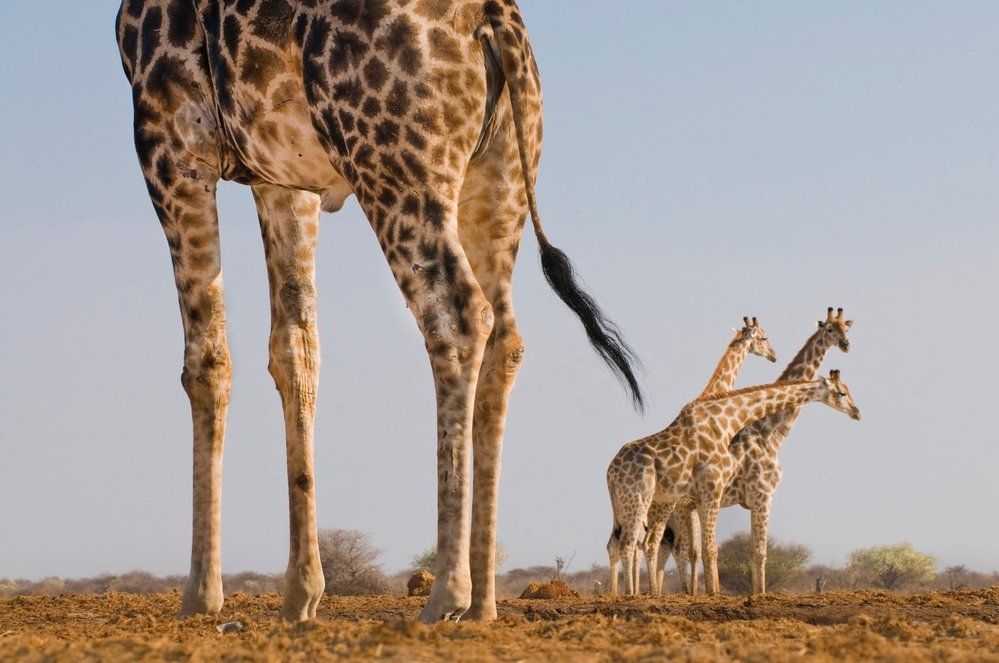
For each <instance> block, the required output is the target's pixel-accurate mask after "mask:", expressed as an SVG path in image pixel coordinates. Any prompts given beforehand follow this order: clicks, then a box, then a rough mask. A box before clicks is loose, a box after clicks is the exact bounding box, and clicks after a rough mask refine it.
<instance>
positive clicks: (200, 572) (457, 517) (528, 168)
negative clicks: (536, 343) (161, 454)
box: [117, 0, 641, 621]
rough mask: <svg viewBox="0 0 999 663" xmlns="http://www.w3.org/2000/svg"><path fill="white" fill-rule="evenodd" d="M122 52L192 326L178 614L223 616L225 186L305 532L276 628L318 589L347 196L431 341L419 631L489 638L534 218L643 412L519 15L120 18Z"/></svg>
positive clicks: (549, 265) (411, 9)
mask: <svg viewBox="0 0 999 663" xmlns="http://www.w3.org/2000/svg"><path fill="white" fill-rule="evenodd" d="M117 37H118V45H119V50H120V52H121V58H122V64H123V66H124V69H125V74H126V75H127V77H128V80H129V82H130V83H131V86H132V99H133V102H134V110H135V121H134V131H135V146H136V151H137V153H138V157H139V161H140V164H141V166H142V172H143V175H144V176H145V179H146V183H147V187H148V189H149V194H150V197H151V198H152V202H153V206H154V207H155V209H156V213H157V215H158V216H159V219H160V222H161V224H162V226H163V229H164V231H165V233H166V237H167V243H168V245H169V247H170V256H171V258H172V261H173V267H174V275H175V280H176V283H177V292H178V295H179V299H180V309H181V317H182V319H183V323H184V338H185V343H184V369H183V373H182V383H183V385H184V389H185V390H186V391H187V394H188V396H189V398H190V401H191V410H192V415H193V419H194V522H193V542H192V552H191V571H190V575H189V577H188V582H187V586H186V588H185V590H184V598H183V603H182V607H181V614H182V615H190V614H195V613H216V612H218V611H219V610H220V609H221V607H222V601H223V595H222V580H221V572H222V571H221V559H220V558H221V554H220V540H219V539H220V534H219V523H220V514H219V502H220V490H221V483H220V482H221V471H222V442H223V437H224V432H225V423H226V412H227V407H228V402H229V385H230V362H229V348H228V344H227V341H226V320H225V305H224V301H223V294H222V266H221V257H220V247H219V230H218V217H217V213H216V203H215V189H216V184H217V183H218V181H219V180H220V179H227V180H235V181H237V182H240V183H243V184H248V185H250V186H251V187H252V188H253V197H254V200H255V202H256V205H257V211H258V215H259V220H260V226H261V230H262V235H263V240H264V249H265V254H266V259H267V273H268V277H269V281H270V297H271V337H270V364H269V370H270V372H271V374H272V375H273V377H274V380H275V383H276V385H277V389H278V392H279V393H280V395H281V401H282V404H283V407H284V418H285V429H286V437H287V463H288V493H289V506H290V523H291V537H290V538H291V545H290V552H289V559H288V569H287V572H286V574H285V596H284V605H283V608H282V615H283V616H284V617H285V618H287V619H290V620H303V619H307V618H309V617H314V616H315V614H316V607H317V605H318V603H319V599H320V596H321V595H322V591H323V587H324V582H323V574H322V569H321V567H320V563H319V549H318V542H317V536H316V507H315V491H314V477H313V452H312V442H313V419H314V416H315V405H316V392H317V384H318V376H319V334H318V331H317V326H316V291H315V271H314V263H315V246H316V237H317V233H318V230H319V213H320V210H325V211H336V210H338V209H339V208H340V207H341V206H342V205H343V203H344V200H345V199H346V198H347V196H349V195H351V194H353V195H355V196H356V197H357V199H358V201H359V203H360V205H361V207H362V208H363V210H364V212H365V215H366V216H367V218H368V220H369V221H370V223H371V226H372V229H373V230H374V232H375V234H376V236H377V238H378V242H379V244H380V245H381V247H382V249H383V251H384V254H385V258H386V260H387V262H388V264H389V267H390V268H391V270H392V274H393V276H394V277H395V279H396V282H397V283H398V285H399V288H400V290H401V291H402V294H403V296H404V298H405V300H406V303H407V305H408V306H409V309H410V310H411V311H412V313H413V315H414V316H415V318H416V322H417V325H418V326H419V328H420V331H421V332H422V333H423V336H424V339H425V341H426V348H427V352H428V354H429V357H430V364H431V368H432V371H433V377H434V385H435V389H436V394H437V444H436V447H437V477H438V487H437V506H438V532H437V581H436V582H435V583H434V587H433V592H432V593H431V595H430V598H429V600H428V603H427V605H426V607H425V608H424V609H423V611H422V613H421V615H420V617H421V619H423V620H425V621H438V620H446V619H458V618H460V617H461V616H462V615H463V614H465V613H466V611H467V612H468V614H469V616H470V617H473V618H477V619H482V620H490V619H494V618H495V616H496V606H495V588H494V565H495V530H496V499H497V498H496V493H497V486H498V478H499V454H500V447H501V440H502V436H503V427H504V422H505V418H506V408H507V401H508V398H509V395H510V391H511V389H512V387H513V382H514V377H515V375H516V374H517V371H518V369H519V367H520V363H521V360H522V357H523V354H524V346H523V343H522V341H521V338H520V335H519V334H518V332H517V325H516V322H515V320H514V314H513V305H512V302H511V286H510V280H511V274H512V271H513V265H514V259H515V257H516V253H517V247H518V244H519V240H520V235H521V230H522V228H523V224H524V220H525V218H526V216H527V213H528V212H530V214H531V217H532V221H533V225H534V231H535V233H536V235H537V238H538V242H539V245H540V250H541V260H542V268H543V270H544V273H545V276H546V278H547V280H548V281H549V283H550V284H551V285H552V287H553V288H554V289H555V290H556V292H557V293H558V295H559V296H560V297H561V298H562V299H563V300H564V301H565V302H566V303H567V304H568V305H569V306H570V307H571V308H572V309H573V311H574V312H575V313H576V314H577V315H578V316H579V317H580V319H581V320H582V322H583V325H584V327H585V328H586V332H587V335H588V336H589V339H590V341H591V342H592V344H593V345H594V347H595V348H596V349H597V351H598V352H599V353H600V355H601V356H602V358H603V359H604V360H605V361H607V362H608V364H610V365H611V367H612V368H614V369H615V370H616V371H617V373H618V375H619V376H620V377H621V378H622V379H623V381H624V382H625V383H626V384H627V385H628V386H629V388H630V389H631V391H632V395H633V396H634V398H635V400H636V403H637V404H638V405H639V406H640V405H641V394H640V392H639V390H638V386H637V383H636V380H635V377H634V373H633V370H632V360H633V356H632V354H631V352H630V350H629V349H628V347H627V345H626V344H625V343H624V342H623V340H622V339H621V337H620V335H619V334H618V332H617V330H616V328H615V327H614V326H613V324H612V323H610V322H609V321H608V320H607V319H606V318H605V317H604V316H603V315H602V313H601V312H600V310H599V309H598V308H597V307H596V305H595V303H594V302H593V300H592V299H591V298H590V297H589V296H588V295H587V294H586V293H585V292H583V291H582V290H581V289H580V288H579V286H578V284H577V282H576V280H575V278H574V276H573V272H572V268H571V266H570V264H569V262H568V259H567V258H566V257H565V255H564V254H563V253H561V252H560V251H559V250H558V249H556V248H554V247H552V245H551V244H550V243H549V242H548V240H547V238H546V237H545V234H544V232H542V229H541V222H540V218H539V216H538V213H537V205H536V202H535V198H534V191H533V185H534V181H535V179H536V174H537V165H538V159H539V157H540V151H541V88H540V83H539V79H538V74H537V68H536V66H535V61H534V56H533V52H532V50H531V46H530V43H529V41H528V38H527V34H526V32H525V28H524V24H523V20H522V19H521V15H520V13H519V11H518V10H517V7H516V5H515V4H514V2H513V1H512V0H504V1H502V2H497V1H493V0H488V1H485V0H460V1H459V0H413V1H411V2H410V1H406V0H396V1H386V0H238V1H230V0H225V1H223V0H123V2H122V6H121V9H120V11H119V14H118V19H117ZM473 455H474V458H473ZM472 463H474V474H475V481H474V494H472V495H470V486H471V481H470V465H471V464H472ZM470 498H471V500H470ZM470 501H471V506H472V516H471V530H469V522H468V509H469V502H470Z"/></svg>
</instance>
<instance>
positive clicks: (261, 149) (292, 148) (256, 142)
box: [223, 89, 350, 211]
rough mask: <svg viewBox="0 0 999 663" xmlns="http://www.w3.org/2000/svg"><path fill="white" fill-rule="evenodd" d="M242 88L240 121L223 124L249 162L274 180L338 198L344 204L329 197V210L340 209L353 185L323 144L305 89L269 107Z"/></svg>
mask: <svg viewBox="0 0 999 663" xmlns="http://www.w3.org/2000/svg"><path fill="white" fill-rule="evenodd" d="M241 92H243V91H241V90H238V89H237V90H234V94H233V99H234V102H235V105H236V108H238V109H239V111H238V114H239V121H238V122H234V121H233V120H235V118H230V117H225V116H224V117H223V123H224V124H225V127H226V135H227V136H228V138H229V141H230V143H231V145H232V147H233V150H234V151H235V152H236V154H237V155H239V158H240V160H241V161H242V162H243V164H244V165H246V167H247V168H249V169H250V170H251V171H252V172H253V173H254V174H255V175H257V176H258V177H260V178H262V179H264V180H267V181H268V182H270V183H272V184H278V185H281V186H286V187H291V188H295V189H305V190H308V191H315V192H317V193H326V194H327V195H324V199H326V198H327V197H332V198H334V199H337V198H338V199H339V204H333V203H329V204H327V203H326V201H325V200H324V205H323V208H324V209H326V208H327V207H331V206H335V207H336V208H339V206H340V205H342V204H343V199H345V198H346V197H347V196H348V195H350V188H349V186H348V185H347V183H346V180H344V178H343V177H342V176H341V175H340V173H338V172H337V170H336V169H335V168H334V167H333V164H332V163H331V162H330V159H329V156H328V154H327V152H326V150H325V149H324V148H323V146H322V145H321V144H320V142H319V138H318V136H317V135H316V132H315V129H313V127H312V121H311V119H310V118H309V112H308V108H307V107H306V101H305V96H304V93H303V94H302V95H301V96H296V97H291V98H287V99H280V100H277V103H274V104H271V105H266V104H260V103H259V100H257V99H254V98H253V97H252V95H248V94H241ZM327 211H331V210H327Z"/></svg>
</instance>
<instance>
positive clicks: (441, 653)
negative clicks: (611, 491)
mask: <svg viewBox="0 0 999 663" xmlns="http://www.w3.org/2000/svg"><path fill="white" fill-rule="evenodd" d="M425 600H426V599H423V598H392V597H371V598H367V597H360V598H338V597H337V598H324V599H323V602H322V605H321V606H320V614H319V619H317V620H315V621H313V622H310V623H306V624H298V625H290V624H284V623H281V622H279V621H277V619H276V615H277V613H278V608H279V606H280V597H278V596H275V595H268V596H246V595H239V594H236V595H233V596H229V597H226V604H225V608H224V610H223V612H222V614H221V615H219V616H218V617H212V618H203V617H199V618H195V619H188V620H184V621H179V620H177V619H175V618H174V615H175V614H176V612H177V609H178V608H179V606H180V595H179V594H178V593H172V594H154V595H149V596H137V595H127V594H105V595H97V596H74V595H67V596H31V597H18V598H4V599H0V660H3V661H7V660H18V661H43V660H44V661H53V660H54V661H63V660H74V661H75V660H115V661H118V660H122V661H131V660H188V659H189V660H194V661H216V660H226V661H234V660H236V661H238V660H245V661H271V660H296V661H313V660H333V659H336V660H357V659H368V658H375V657H381V658H387V659H397V660H406V661H432V660H450V661H475V660H504V661H521V660H526V661H547V660H572V661H608V660H659V659H665V658H670V659H673V660H690V661H708V660H718V659H724V658H732V657H736V658H740V659H743V660H751V661H779V660H786V659H791V658H799V657H800V656H801V655H803V654H807V655H810V656H812V657H814V658H815V659H819V660H833V659H835V660H843V659H844V658H848V659H881V660H897V661H914V660H938V661H940V660H997V661H999V587H993V588H992V589H989V590H981V591H960V592H932V593H926V594H912V595H901V596H899V595H894V594H889V593H887V592H873V591H862V592H851V593H828V594H823V595H822V596H790V595H786V594H784V595H782V594H776V595H769V596H765V597H758V598H755V599H753V600H752V601H749V600H747V599H746V598H744V597H740V598H733V597H719V598H707V597H697V598H691V597H680V596H671V597H667V598H663V599H658V600H653V599H648V598H641V599H610V598H581V599H561V600H558V601H539V600H522V599H510V600H505V601H502V602H501V604H500V608H499V611H500V619H499V621H498V622H496V623H494V624H489V625H481V624H474V623H460V624H440V625H437V626H432V627H431V626H425V625H423V624H418V623H416V622H414V621H413V619H414V618H415V617H416V615H417V613H418V612H419V609H420V607H421V606H422V605H423V603H424V601H425ZM237 620H238V621H239V622H241V623H242V625H243V627H242V629H241V630H238V631H234V632H229V633H220V632H219V630H218V629H217V628H216V626H217V625H220V624H223V623H226V622H232V621H237Z"/></svg>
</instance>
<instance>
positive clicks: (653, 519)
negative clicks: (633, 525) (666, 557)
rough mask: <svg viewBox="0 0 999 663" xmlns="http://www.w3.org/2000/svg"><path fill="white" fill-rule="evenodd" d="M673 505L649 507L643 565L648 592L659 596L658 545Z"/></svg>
mask: <svg viewBox="0 0 999 663" xmlns="http://www.w3.org/2000/svg"><path fill="white" fill-rule="evenodd" d="M672 510H673V505H671V504H669V505H667V504H653V505H652V508H651V509H649V514H648V519H649V529H648V532H647V533H646V535H645V541H644V545H643V547H644V549H645V565H646V572H647V574H648V577H649V594H651V595H652V596H659V595H661V594H662V587H661V585H662V583H661V581H662V578H661V577H660V575H659V568H660V564H659V546H660V544H661V542H662V540H663V534H664V533H665V532H666V521H667V520H668V519H669V516H670V513H671V512H672Z"/></svg>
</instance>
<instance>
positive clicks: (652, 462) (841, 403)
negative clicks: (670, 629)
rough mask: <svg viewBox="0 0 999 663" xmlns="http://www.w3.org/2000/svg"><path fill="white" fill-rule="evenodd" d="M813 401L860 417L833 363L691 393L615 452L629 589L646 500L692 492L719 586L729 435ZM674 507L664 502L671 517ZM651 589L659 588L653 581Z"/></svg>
mask: <svg viewBox="0 0 999 663" xmlns="http://www.w3.org/2000/svg"><path fill="white" fill-rule="evenodd" d="M809 402H822V403H825V404H826V405H828V406H830V407H832V408H834V409H837V410H839V411H841V412H844V413H846V414H848V415H850V417H852V418H853V419H859V418H860V410H859V409H858V408H857V405H856V403H855V402H854V401H853V398H852V397H851V396H850V393H849V389H848V388H847V387H846V385H845V384H843V383H842V382H841V381H840V378H839V371H833V372H832V373H831V374H830V376H829V377H828V378H822V379H821V380H817V381H802V382H778V383H774V384H769V385H761V386H756V387H749V388H747V389H741V390H738V391H734V392H729V393H727V394H723V395H720V396H715V397H712V398H705V399H701V400H696V401H692V402H691V403H689V404H687V405H686V406H685V407H684V408H683V410H681V411H680V414H679V415H678V416H677V418H676V419H675V420H674V421H673V423H671V424H670V425H669V426H668V427H667V428H666V429H664V430H663V431H660V432H659V433H656V434H654V435H650V436H649V437H647V438H644V439H642V440H640V441H639V443H638V444H631V445H625V447H624V448H622V449H621V451H619V452H618V454H617V455H616V456H615V457H614V460H613V461H611V464H610V467H609V468H608V469H607V487H608V490H609V492H610V497H611V507H612V509H613V512H614V527H615V529H617V528H620V534H619V539H620V541H621V557H622V558H623V560H624V564H625V581H626V585H627V591H628V593H629V594H635V593H637V589H638V588H637V586H636V584H635V575H636V574H635V567H636V566H637V559H636V556H635V552H636V549H637V547H638V544H639V542H640V541H641V540H642V538H643V534H644V532H645V519H646V517H647V514H648V512H649V508H650V507H651V506H652V504H653V502H658V503H665V504H667V505H670V506H673V507H675V505H676V504H677V503H679V502H682V501H685V500H688V499H689V500H693V501H694V502H695V503H696V505H697V509H698V513H699V516H700V519H701V527H702V545H703V547H704V560H705V562H704V564H705V584H706V585H707V588H708V591H709V592H710V593H715V592H717V591H718V568H717V555H718V553H717V544H716V541H715V524H716V520H717V516H718V509H719V505H720V503H721V498H722V494H723V492H724V489H725V486H726V485H727V484H728V481H729V480H730V479H731V476H732V474H733V472H734V470H735V463H734V459H733V458H732V455H731V453H730V452H729V450H728V445H729V441H730V440H731V439H732V437H733V436H734V435H735V434H736V433H737V432H738V431H740V430H742V429H743V428H745V427H746V426H747V425H749V424H750V423H751V422H753V421H756V420H758V419H762V418H763V417H766V416H768V415H770V414H773V413H775V412H779V411H781V410H783V409H785V408H791V407H798V406H800V405H803V404H804V403H809ZM670 510H671V509H669V508H667V509H666V511H667V512H666V516H667V517H668V516H669V511H670ZM651 552H652V556H653V558H652V559H650V560H649V566H650V568H656V561H657V560H656V559H655V556H656V554H657V552H658V547H655V546H653V547H652V548H651ZM616 589H617V572H616V568H615V569H612V570H611V591H612V592H616ZM652 589H653V592H654V593H655V592H657V591H658V587H657V586H656V584H655V583H653V586H652Z"/></svg>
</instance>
